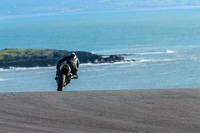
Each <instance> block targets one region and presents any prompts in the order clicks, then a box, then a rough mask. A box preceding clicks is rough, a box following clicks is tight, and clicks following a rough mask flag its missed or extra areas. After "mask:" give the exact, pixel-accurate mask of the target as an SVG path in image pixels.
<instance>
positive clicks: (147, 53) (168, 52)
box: [135, 50, 177, 55]
mask: <svg viewBox="0 0 200 133" xmlns="http://www.w3.org/2000/svg"><path fill="white" fill-rule="evenodd" d="M172 53H177V51H173V50H166V52H146V53H135V54H136V55H152V54H172Z"/></svg>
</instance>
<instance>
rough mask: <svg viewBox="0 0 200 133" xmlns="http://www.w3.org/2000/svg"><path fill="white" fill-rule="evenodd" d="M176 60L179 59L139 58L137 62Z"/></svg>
mask: <svg viewBox="0 0 200 133" xmlns="http://www.w3.org/2000/svg"><path fill="white" fill-rule="evenodd" d="M175 60H178V59H150V60H148V59H142V60H139V61H137V62H167V61H175Z"/></svg>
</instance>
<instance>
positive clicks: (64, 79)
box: [57, 64, 73, 91]
mask: <svg viewBox="0 0 200 133" xmlns="http://www.w3.org/2000/svg"><path fill="white" fill-rule="evenodd" d="M59 72H60V73H59V75H58V79H57V85H58V88H57V91H63V89H64V87H65V86H67V85H68V84H69V83H70V81H71V79H73V74H72V73H71V68H70V66H69V65H68V64H63V65H61V67H60V71H59Z"/></svg>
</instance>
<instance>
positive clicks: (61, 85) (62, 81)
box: [57, 74, 66, 91]
mask: <svg viewBox="0 0 200 133" xmlns="http://www.w3.org/2000/svg"><path fill="white" fill-rule="evenodd" d="M65 79H66V75H65V74H62V75H61V77H60V79H59V81H58V89H57V91H63V89H64V85H65Z"/></svg>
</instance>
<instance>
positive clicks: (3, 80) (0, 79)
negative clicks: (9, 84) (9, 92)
mask: <svg viewBox="0 0 200 133" xmlns="http://www.w3.org/2000/svg"><path fill="white" fill-rule="evenodd" d="M7 80H8V79H0V82H1V81H7Z"/></svg>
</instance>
